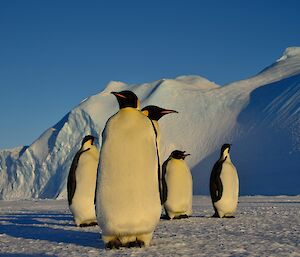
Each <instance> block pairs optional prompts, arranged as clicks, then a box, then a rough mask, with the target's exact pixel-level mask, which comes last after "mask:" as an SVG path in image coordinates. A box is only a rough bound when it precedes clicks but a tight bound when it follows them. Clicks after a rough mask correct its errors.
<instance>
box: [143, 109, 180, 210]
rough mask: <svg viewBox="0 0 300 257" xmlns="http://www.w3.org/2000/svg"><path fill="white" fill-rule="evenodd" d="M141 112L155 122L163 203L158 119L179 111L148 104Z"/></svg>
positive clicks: (160, 193)
mask: <svg viewBox="0 0 300 257" xmlns="http://www.w3.org/2000/svg"><path fill="white" fill-rule="evenodd" d="M141 112H142V113H143V114H145V115H146V116H147V117H148V118H149V119H150V120H151V122H152V124H153V129H154V132H155V134H156V148H157V156H158V171H157V175H158V182H159V195H160V201H161V204H163V200H162V172H161V167H160V137H161V136H160V130H159V126H158V121H159V119H160V118H161V117H163V116H164V115H167V114H171V113H178V112H177V111H175V110H170V109H164V108H161V107H158V106H155V105H148V106H146V107H144V108H143V109H142V110H141Z"/></svg>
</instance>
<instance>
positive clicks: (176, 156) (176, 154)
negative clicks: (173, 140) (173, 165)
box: [171, 150, 190, 160]
mask: <svg viewBox="0 0 300 257" xmlns="http://www.w3.org/2000/svg"><path fill="white" fill-rule="evenodd" d="M188 155H190V154H189V153H185V151H179V150H175V151H173V152H172V153H171V157H172V158H174V159H178V160H184V159H185V157H187V156H188Z"/></svg>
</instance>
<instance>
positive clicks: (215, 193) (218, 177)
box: [210, 144, 239, 218]
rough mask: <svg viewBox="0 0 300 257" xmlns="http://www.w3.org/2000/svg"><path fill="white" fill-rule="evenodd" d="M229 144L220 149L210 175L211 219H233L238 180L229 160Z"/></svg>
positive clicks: (236, 200) (237, 194)
mask: <svg viewBox="0 0 300 257" xmlns="http://www.w3.org/2000/svg"><path fill="white" fill-rule="evenodd" d="M230 147H231V145H230V144H224V145H223V146H222V148H221V154H220V158H219V160H218V161H217V162H216V163H215V165H214V166H213V169H212V172H211V175H210V195H211V200H212V204H213V207H214V210H215V214H214V215H213V217H219V218H223V217H225V218H234V213H235V211H236V208H237V204H238V197H239V178H238V174H237V170H236V168H235V167H234V165H233V163H232V162H231V159H230V154H229V152H230Z"/></svg>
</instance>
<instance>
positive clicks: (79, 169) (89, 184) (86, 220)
mask: <svg viewBox="0 0 300 257" xmlns="http://www.w3.org/2000/svg"><path fill="white" fill-rule="evenodd" d="M94 140H95V137H93V136H91V135H88V136H85V137H84V138H83V140H82V144H81V148H80V150H79V151H78V152H77V153H76V155H75V157H74V159H73V161H72V165H71V168H70V171H69V175H68V182H67V191H68V203H69V208H70V211H71V212H72V214H73V217H74V221H75V224H76V225H77V226H80V227H84V226H93V225H97V219H96V212H95V205H94V197H95V187H96V177H97V167H98V161H99V151H98V149H97V148H96V147H95V146H94Z"/></svg>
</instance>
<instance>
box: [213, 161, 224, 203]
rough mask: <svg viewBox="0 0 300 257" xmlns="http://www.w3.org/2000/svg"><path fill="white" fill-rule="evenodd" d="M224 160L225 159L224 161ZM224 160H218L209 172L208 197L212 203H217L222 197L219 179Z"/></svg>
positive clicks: (221, 185) (221, 186)
mask: <svg viewBox="0 0 300 257" xmlns="http://www.w3.org/2000/svg"><path fill="white" fill-rule="evenodd" d="M225 160H226V159H225ZM225 160H218V161H217V162H216V163H215V165H214V167H213V170H212V172H211V177H210V195H211V199H212V201H213V202H217V201H219V200H220V199H221V198H222V195H223V184H222V181H221V178H220V175H221V171H222V165H223V162H224V161H225Z"/></svg>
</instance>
